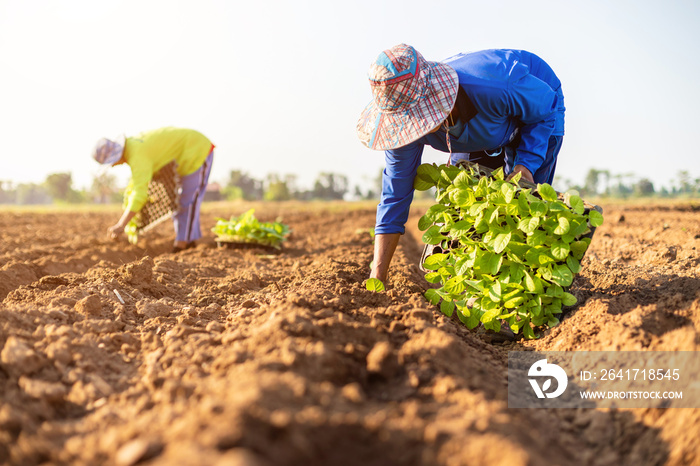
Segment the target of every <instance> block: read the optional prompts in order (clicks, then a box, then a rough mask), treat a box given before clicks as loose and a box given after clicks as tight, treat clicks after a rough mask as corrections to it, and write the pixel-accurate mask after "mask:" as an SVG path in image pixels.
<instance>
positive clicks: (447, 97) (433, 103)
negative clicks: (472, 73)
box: [357, 62, 459, 150]
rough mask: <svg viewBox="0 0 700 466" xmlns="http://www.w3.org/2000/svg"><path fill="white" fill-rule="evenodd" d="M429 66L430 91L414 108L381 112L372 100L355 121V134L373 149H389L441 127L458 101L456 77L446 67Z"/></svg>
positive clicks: (410, 141)
mask: <svg viewBox="0 0 700 466" xmlns="http://www.w3.org/2000/svg"><path fill="white" fill-rule="evenodd" d="M426 63H427V64H428V66H430V80H429V84H428V86H429V89H428V92H426V94H425V96H424V97H423V98H422V99H420V100H419V101H418V102H417V103H416V104H415V105H413V106H412V107H411V108H409V109H408V110H406V111H403V112H395V113H385V112H382V111H381V110H380V109H379V108H378V107H377V105H376V103H375V102H374V101H372V102H370V103H369V105H367V107H365V109H364V111H363V112H362V115H360V119H359V120H358V122H357V135H358V137H359V138H360V141H362V143H363V144H364V145H365V146H367V147H369V148H370V149H374V150H389V149H396V148H398V147H402V146H405V145H407V144H410V143H412V142H414V141H416V140H418V139H420V138H422V137H423V136H425V135H426V134H428V133H430V132H431V131H433V130H434V129H435V128H437V127H438V125H440V123H442V122H443V121H445V118H447V116H448V115H449V114H450V112H451V111H452V107H454V104H455V101H456V100H457V91H458V89H459V77H458V76H457V72H456V71H455V70H454V69H453V68H452V67H451V66H449V65H446V64H444V63H440V62H426Z"/></svg>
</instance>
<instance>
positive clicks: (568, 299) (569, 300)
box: [561, 292, 577, 306]
mask: <svg viewBox="0 0 700 466" xmlns="http://www.w3.org/2000/svg"><path fill="white" fill-rule="evenodd" d="M576 301H577V300H576V296H574V295H572V294H571V293H566V292H564V295H563V296H562V298H561V303H562V304H563V305H564V306H573V305H574V304H576Z"/></svg>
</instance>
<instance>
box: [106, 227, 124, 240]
mask: <svg viewBox="0 0 700 466" xmlns="http://www.w3.org/2000/svg"><path fill="white" fill-rule="evenodd" d="M107 231H109V237H110V238H112V239H118V238H119V235H121V234H122V233H124V225H122V224H121V223H117V224H116V225H112V226H111V227H109V228H108V229H107Z"/></svg>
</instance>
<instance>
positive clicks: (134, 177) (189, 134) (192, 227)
mask: <svg viewBox="0 0 700 466" xmlns="http://www.w3.org/2000/svg"><path fill="white" fill-rule="evenodd" d="M92 156H93V158H94V159H95V160H97V161H98V162H100V163H101V164H104V165H112V166H114V165H119V164H122V163H126V164H128V165H129V167H130V168H131V193H130V194H129V197H128V199H127V205H126V209H125V210H124V214H123V215H122V216H121V218H120V219H119V221H118V222H117V223H116V224H115V225H113V226H111V227H110V228H109V233H110V235H111V236H112V238H115V239H116V238H117V237H118V236H119V235H120V234H121V233H122V232H123V231H124V228H125V227H126V225H127V224H128V223H129V221H130V220H131V219H132V218H133V217H134V215H136V213H137V212H138V211H139V210H141V208H142V207H143V206H144V204H145V203H146V201H147V200H148V184H149V183H150V181H151V178H153V175H154V174H155V173H157V172H158V170H160V169H161V168H163V167H164V166H166V165H168V164H169V163H171V162H172V161H175V162H176V164H177V172H178V174H179V175H180V177H181V193H180V203H179V209H178V211H177V213H176V214H175V215H174V216H173V223H174V225H175V233H176V237H175V243H174V252H177V251H180V250H183V249H187V248H190V247H193V246H194V245H195V240H197V239H199V238H201V237H202V231H201V228H200V225H199V208H200V205H201V203H202V199H203V198H204V191H205V188H206V186H207V182H208V181H209V173H210V172H211V164H212V160H213V158H214V144H212V142H211V141H210V140H209V139H207V138H206V136H204V135H203V134H201V133H199V132H198V131H195V130H192V129H185V128H172V127H166V128H160V129H156V130H153V131H147V132H144V133H141V134H139V135H137V136H134V137H128V138H125V137H121V138H118V140H110V139H106V138H102V139H100V140H99V141H98V142H97V145H96V146H95V149H94V151H93V154H92Z"/></svg>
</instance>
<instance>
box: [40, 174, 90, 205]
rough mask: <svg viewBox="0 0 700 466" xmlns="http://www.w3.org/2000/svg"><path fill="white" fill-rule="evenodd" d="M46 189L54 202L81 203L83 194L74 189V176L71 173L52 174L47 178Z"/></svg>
mask: <svg viewBox="0 0 700 466" xmlns="http://www.w3.org/2000/svg"><path fill="white" fill-rule="evenodd" d="M44 187H45V188H46V191H47V192H48V193H49V195H50V196H51V197H52V198H53V199H54V200H59V201H65V202H80V201H81V200H82V198H83V196H82V194H81V193H80V192H78V191H76V190H75V189H73V176H72V175H71V174H70V173H52V174H50V175H49V176H47V177H46V181H44Z"/></svg>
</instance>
